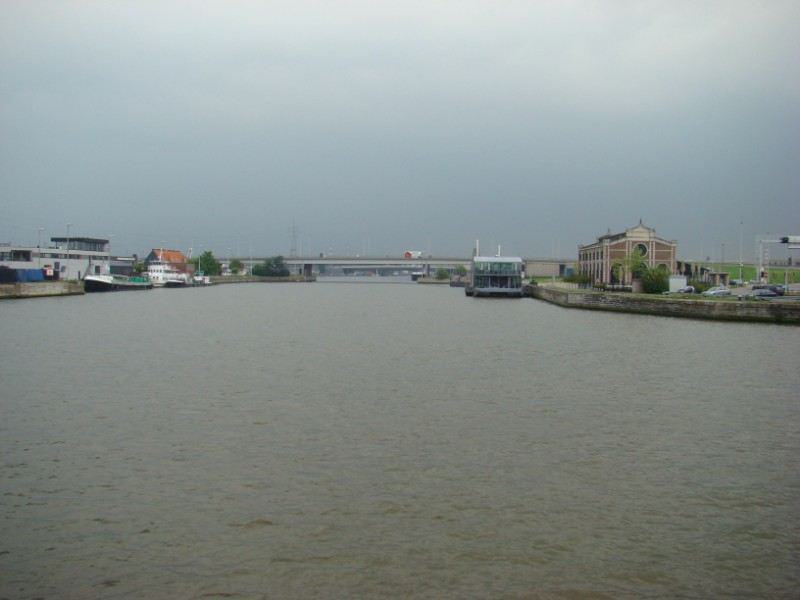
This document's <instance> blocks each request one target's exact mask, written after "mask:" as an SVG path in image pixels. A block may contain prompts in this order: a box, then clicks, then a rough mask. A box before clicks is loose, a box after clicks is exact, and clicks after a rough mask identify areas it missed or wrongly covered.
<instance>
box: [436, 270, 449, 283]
mask: <svg viewBox="0 0 800 600" xmlns="http://www.w3.org/2000/svg"><path fill="white" fill-rule="evenodd" d="M436 279H438V280H439V281H444V280H445V279H450V273H448V272H447V269H441V268H440V269H436Z"/></svg>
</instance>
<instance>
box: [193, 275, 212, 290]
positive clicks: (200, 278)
mask: <svg viewBox="0 0 800 600" xmlns="http://www.w3.org/2000/svg"><path fill="white" fill-rule="evenodd" d="M192 285H196V286H200V285H211V277H209V276H208V275H206V274H205V273H203V272H202V271H198V272H197V273H195V274H194V275H192Z"/></svg>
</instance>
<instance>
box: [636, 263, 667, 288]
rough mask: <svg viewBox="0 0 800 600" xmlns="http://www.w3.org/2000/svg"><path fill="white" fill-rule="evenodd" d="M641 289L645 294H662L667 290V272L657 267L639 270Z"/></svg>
mask: <svg viewBox="0 0 800 600" xmlns="http://www.w3.org/2000/svg"><path fill="white" fill-rule="evenodd" d="M641 280H642V291H643V292H644V293H645V294H662V293H664V292H666V291H667V290H669V273H667V271H666V270H664V269H660V268H658V267H656V268H654V269H647V268H645V269H644V270H642V271H641Z"/></svg>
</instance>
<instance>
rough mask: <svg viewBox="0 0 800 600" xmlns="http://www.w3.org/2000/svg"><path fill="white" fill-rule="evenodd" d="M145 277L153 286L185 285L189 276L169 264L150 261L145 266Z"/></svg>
mask: <svg viewBox="0 0 800 600" xmlns="http://www.w3.org/2000/svg"><path fill="white" fill-rule="evenodd" d="M147 277H148V278H149V279H150V281H151V282H152V283H153V286H154V287H172V288H174V287H186V286H188V285H189V276H188V275H187V274H186V273H181V272H180V271H178V270H177V269H176V268H175V267H173V266H172V265H171V264H169V263H167V262H163V261H154V262H151V263H150V264H149V265H148V267H147Z"/></svg>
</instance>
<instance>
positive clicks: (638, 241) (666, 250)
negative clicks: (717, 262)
mask: <svg viewBox="0 0 800 600" xmlns="http://www.w3.org/2000/svg"><path fill="white" fill-rule="evenodd" d="M634 251H636V252H638V253H639V254H640V255H641V256H642V258H643V259H644V262H645V264H646V265H647V266H648V267H659V266H663V268H665V269H666V270H667V272H668V273H669V274H670V275H673V274H675V273H676V268H677V264H676V263H677V261H676V254H677V242H676V241H675V240H665V239H663V238H660V237H658V236H656V230H655V229H653V228H651V227H647V226H646V225H644V224H642V221H641V220H639V224H638V225H636V226H634V227H631V228H630V229H626V230H625V231H623V232H622V233H611V232H609V233H607V234H606V235H602V236H600V237H599V238H597V241H596V242H594V243H592V244H587V245H585V246H578V270H579V271H580V272H581V273H585V274H586V275H588V276H589V277H590V278H591V281H592V283H605V284H620V283H630V282H631V276H630V273H626V272H625V269H624V268H617V269H615V268H614V265H615V264H620V263H623V262H624V261H625V259H627V258H628V256H630V254H631V253H632V252H634Z"/></svg>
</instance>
